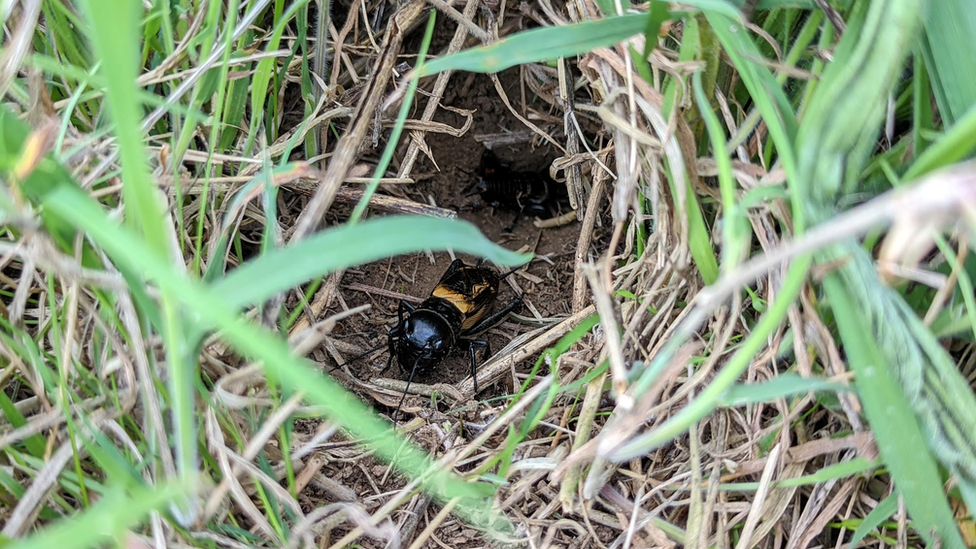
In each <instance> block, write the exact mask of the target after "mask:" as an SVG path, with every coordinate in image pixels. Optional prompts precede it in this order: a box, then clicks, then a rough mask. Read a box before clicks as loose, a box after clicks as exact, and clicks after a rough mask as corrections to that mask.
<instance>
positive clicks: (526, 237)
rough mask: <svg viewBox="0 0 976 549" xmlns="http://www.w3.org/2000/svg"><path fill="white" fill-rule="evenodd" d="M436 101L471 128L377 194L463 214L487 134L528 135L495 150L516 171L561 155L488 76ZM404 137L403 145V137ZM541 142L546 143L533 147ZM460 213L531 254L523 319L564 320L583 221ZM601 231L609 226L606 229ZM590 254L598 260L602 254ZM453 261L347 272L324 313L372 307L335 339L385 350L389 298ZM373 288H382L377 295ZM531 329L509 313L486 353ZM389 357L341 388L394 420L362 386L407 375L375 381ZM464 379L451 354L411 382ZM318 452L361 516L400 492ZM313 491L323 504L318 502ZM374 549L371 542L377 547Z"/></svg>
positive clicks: (440, 142)
mask: <svg viewBox="0 0 976 549" xmlns="http://www.w3.org/2000/svg"><path fill="white" fill-rule="evenodd" d="M453 32H454V28H453V25H446V24H445V25H441V28H440V30H439V31H438V36H437V37H435V42H434V46H433V47H432V51H437V49H436V48H437V47H439V46H440V47H443V45H445V44H446V42H447V40H446V39H445V35H446V36H447V39H449V36H450V35H451V34H453ZM499 78H500V80H501V82H502V84H503V86H504V88H505V90H506V93H507V94H508V96H509V98H510V100H511V101H512V104H513V106H515V108H519V109H521V108H523V105H522V103H521V97H522V90H521V89H520V75H519V71H518V69H517V68H516V69H511V70H508V71H505V72H503V73H501V74H499ZM432 84H433V80H432V79H431V80H430V81H428V82H426V86H425V85H424V84H422V85H421V88H425V87H426V88H427V89H429V88H430V86H431V85H432ZM421 96H422V95H421ZM422 97H423V96H422ZM526 97H527V98H529V101H530V100H531V95H530V94H529V95H526ZM421 104H423V103H421ZM441 104H442V105H443V106H447V107H453V108H457V109H466V110H471V111H473V114H472V116H473V126H472V128H471V129H470V131H469V132H467V134H465V135H464V136H462V137H460V138H456V137H452V136H449V135H446V134H428V135H427V143H428V144H429V146H430V150H431V155H432V156H433V158H434V160H435V161H436V166H435V165H434V163H432V162H431V161H430V160H429V159H427V158H425V157H424V155H423V153H421V156H420V158H419V159H418V162H417V164H416V165H415V167H414V169H413V174H412V175H413V178H414V179H415V180H417V183H416V184H414V185H399V186H397V188H396V189H383V190H382V191H381V192H390V193H394V194H397V195H398V196H402V197H407V198H410V199H412V200H414V201H416V202H422V203H426V204H431V205H436V206H439V207H442V208H451V209H460V207H461V206H464V205H466V204H468V203H470V202H471V201H472V200H473V199H472V198H465V197H464V196H462V189H463V188H464V187H465V186H467V185H469V184H470V183H471V182H472V180H473V178H474V177H475V176H474V175H473V171H474V169H475V168H476V167H477V166H478V164H479V162H480V161H481V156H482V153H483V152H484V151H485V148H486V147H485V146H484V145H483V144H482V143H481V142H480V141H481V140H484V139H485V136H490V135H497V134H502V133H506V132H511V133H518V134H524V135H525V140H524V142H521V143H518V144H516V145H504V146H498V147H494V148H493V149H492V150H493V152H495V154H496V156H497V157H498V158H499V159H500V160H501V161H503V162H505V163H508V164H509V167H510V168H511V169H512V170H516V171H539V172H543V173H546V172H548V167H549V165H550V164H551V162H552V160H553V159H554V158H556V157H557V156H558V154H557V153H556V152H555V151H553V150H551V147H550V146H547V145H546V144H545V142H544V140H542V139H539V138H538V137H536V138H535V139H532V136H531V134H530V133H529V132H527V131H526V130H527V128H526V127H525V126H524V125H523V124H522V123H521V122H520V121H519V120H518V119H517V118H516V117H515V116H513V115H512V114H511V112H510V111H509V110H508V108H507V107H506V106H505V104H504V103H503V102H502V100H501V99H500V97H499V96H498V94H497V92H496V90H495V87H494V85H493V83H492V81H491V80H490V78H489V77H488V76H486V75H480V74H456V75H454V77H453V78H452V83H451V85H450V86H449V87H448V91H447V93H446V94H445V97H444V98H443V100H442V101H441ZM526 106H527V107H532V106H533V105H532V104H531V102H530V104H529V105H526ZM535 106H536V107H537V108H539V109H545V106H544V105H542V104H541V103H540V104H539V105H535ZM420 110H421V109H420V108H418V109H416V110H415V112H413V113H412V116H419V112H420ZM523 114H524V111H523ZM434 121H436V122H443V123H447V124H450V125H451V126H453V127H461V126H462V125H463V123H464V118H463V117H462V116H461V115H460V114H457V113H453V112H450V111H447V110H444V109H441V110H440V111H439V112H438V114H437V116H435V118H434ZM384 137H385V136H384ZM554 137H555V138H556V139H557V140H562V139H564V136H562V135H561V134H559V133H556V134H554ZM401 141H403V142H406V139H403V140H401ZM539 142H542V143H543V144H542V145H539ZM382 145H383V143H382V142H381V146H382ZM404 150H405V147H404V146H401V147H400V150H399V151H398V152H399V154H398V155H397V157H396V159H395V160H394V166H393V167H391V170H390V171H391V172H393V171H395V168H396V166H397V163H398V162H399V159H400V158H402V155H403V152H404ZM565 208H568V206H566V207H565ZM334 213H335V214H336V215H337V217H336V218H335V221H341V219H342V216H344V215H345V214H346V213H347V210H346V209H344V208H342V207H337V208H334ZM374 215H379V214H374ZM458 217H459V218H460V219H464V220H466V221H469V222H471V223H473V224H474V225H475V226H477V227H478V228H479V229H480V230H481V231H482V233H484V234H485V235H486V236H487V237H488V238H489V239H491V240H492V241H494V242H496V243H498V244H499V245H501V246H503V247H505V248H508V249H511V250H521V251H530V252H532V253H534V254H535V256H536V258H535V259H534V260H533V261H532V262H531V263H530V264H529V266H528V267H527V268H525V269H524V271H523V272H524V273H526V274H524V275H523V274H522V273H521V272H520V273H518V274H517V275H516V276H515V277H512V278H515V283H516V284H517V285H518V287H519V288H521V290H522V292H523V295H524V299H525V305H523V307H522V308H521V309H520V310H519V311H518V314H519V315H520V316H523V317H529V318H533V317H534V318H537V319H549V320H550V321H554V319H558V318H560V317H565V316H567V315H568V314H569V313H570V312H571V296H572V294H573V270H574V266H575V259H574V254H575V251H576V247H577V244H578V239H579V230H580V224H579V222H577V221H574V222H572V223H570V224H568V225H564V226H561V227H556V228H545V229H541V228H537V227H536V226H535V225H534V218H533V217H532V216H529V215H526V216H522V217H521V219H520V220H519V221H518V223H517V225H516V226H515V228H514V230H513V231H512V232H511V233H505V232H504V230H505V229H506V227H508V226H509V224H510V223H511V221H512V219H513V218H514V217H515V213H514V212H512V211H507V210H496V211H493V210H492V209H491V208H483V209H476V210H462V211H460V212H459V215H458ZM603 225H604V226H606V224H603ZM608 236H609V235H607V234H606V232H605V230H603V229H601V228H599V227H598V228H597V231H596V233H595V235H594V238H593V244H592V246H593V247H594V249H601V248H600V246H603V247H605V244H606V242H605V240H606V239H607V238H608ZM595 253H597V254H598V252H595ZM458 257H460V258H461V259H464V260H465V261H466V262H468V263H472V262H473V260H474V258H472V257H469V256H463V255H459V256H458ZM432 259H433V261H432ZM451 260H452V259H451V256H450V254H448V253H435V254H432V255H430V254H427V253H419V254H412V255H406V256H399V257H395V258H392V259H389V260H383V261H379V262H376V263H372V264H369V265H365V266H362V267H360V268H356V269H350V270H348V271H346V273H345V275H344V276H343V279H342V285H341V293H340V296H341V297H340V301H341V303H340V304H339V305H338V306H337V307H336V308H335V309H333V310H332V311H329V313H334V312H338V311H339V310H341V309H343V308H352V307H356V306H359V305H363V304H367V303H368V304H370V305H371V308H370V309H369V310H368V311H367V312H366V313H364V314H361V315H357V316H353V317H350V318H348V319H346V320H344V321H342V323H341V324H340V325H339V326H337V327H336V329H335V330H334V333H333V336H334V337H335V338H336V339H338V340H341V341H346V342H348V343H351V344H353V345H355V346H357V347H359V348H370V347H375V346H377V345H379V344H385V342H386V340H387V339H386V338H387V333H388V331H389V330H390V328H392V327H393V326H395V324H396V321H397V306H398V300H397V299H395V298H394V297H393V294H397V295H403V296H404V298H405V299H407V300H410V301H412V302H413V303H414V304H416V303H417V302H419V301H420V300H422V299H424V298H426V297H427V296H428V295H429V294H430V292H431V290H432V289H433V288H434V286H435V285H436V284H437V282H438V280H439V279H440V277H441V275H442V274H443V273H444V271H445V269H447V266H448V265H449V264H450V262H451ZM373 289H379V290H380V291H378V292H377V291H375V290H373ZM384 294H385V295H384ZM513 296H514V290H513V289H512V287H511V286H510V285H509V284H507V283H505V282H503V283H502V288H501V290H500V293H499V296H498V299H497V300H496V303H495V306H496V307H501V306H503V305H504V304H505V303H507V302H508V301H509V300H510V299H512V298H513ZM529 329H531V328H530V327H528V326H525V325H523V324H520V323H519V322H518V321H517V320H515V319H513V318H512V317H509V319H508V320H506V321H505V322H503V323H502V324H500V325H499V326H498V327H496V328H493V329H492V330H490V331H489V332H488V333H487V334H486V337H487V339H488V341H489V343H490V345H491V348H492V351H493V352H497V351H498V350H500V349H502V348H503V347H504V346H505V345H506V344H508V342H509V341H511V339H512V338H514V337H515V336H517V335H518V334H520V333H523V332H525V331H528V330H529ZM313 357H316V358H317V359H319V360H320V361H321V363H322V364H323V365H326V364H332V361H331V360H329V359H328V358H327V355H326V353H325V352H324V351H321V352H318V353H313ZM387 358H388V353H387V351H386V349H385V347H384V348H382V349H380V350H379V351H377V352H376V353H374V354H373V355H371V356H369V357H367V358H365V359H362V360H358V361H356V362H354V363H353V364H351V365H349V371H350V372H351V373H352V374H353V375H354V376H356V378H357V379H358V380H359V383H355V382H354V383H346V385H347V386H348V387H349V388H350V389H351V390H353V391H355V392H357V393H358V394H360V396H361V397H362V398H363V399H364V400H366V401H367V402H368V403H370V404H372V405H374V406H375V407H376V408H377V409H378V410H379V411H380V412H381V413H384V414H386V415H387V416H388V417H389V416H390V415H392V412H393V406H395V402H396V400H397V399H396V398H393V399H391V400H389V401H387V402H385V403H383V402H379V401H377V400H376V398H374V397H375V396H376V393H373V392H371V391H368V390H366V391H364V390H363V384H368V383H369V382H370V381H372V380H375V379H377V378H379V377H391V378H395V379H402V380H406V379H407V377H408V372H406V371H401V370H399V369H398V368H396V367H393V368H391V369H390V370H389V371H386V372H383V373H382V376H381V372H382V371H383V369H384V367H385V366H386V363H387ZM534 360H535V357H533V358H532V359H530V360H526V361H524V362H523V363H522V364H521V365H519V366H518V367H517V368H516V370H517V371H519V372H526V371H528V370H529V369H531V367H532V365H533V363H534ZM469 373H470V362H469V359H468V358H467V355H465V354H463V353H462V352H460V351H455V352H453V353H452V354H451V355H450V356H449V357H448V358H447V359H446V360H445V361H444V362H443V363H442V364H441V366H440V367H439V368H437V369H436V370H434V371H430V372H426V373H423V374H418V375H417V376H416V377H415V380H414V382H415V383H417V384H428V385H431V384H437V383H445V384H456V383H457V382H459V381H461V380H462V379H464V378H465V377H467V376H468V375H469ZM337 377H338V378H339V379H340V380H342V375H337ZM515 381H516V380H514V379H513V378H512V377H508V378H505V379H503V380H502V381H500V382H497V383H495V384H493V385H488V384H481V385H480V387H479V389H480V391H479V394H478V395H477V401H478V402H479V403H484V402H485V401H486V400H489V399H493V398H496V397H504V396H505V395H510V394H512V393H513V392H514V391H515V390H516V387H515ZM471 404H474V403H466V406H467V408H466V411H465V413H464V414H463V417H464V418H466V419H468V420H472V419H475V420H476V419H477V418H478V413H477V412H478V407H479V406H477V405H475V406H474V407H473V408H472V407H470V405H471ZM431 406H432V402H431V399H430V398H429V397H422V396H410V397H408V398H407V401H406V403H405V404H404V412H401V414H400V418H399V423H400V424H401V425H403V424H405V423H407V422H409V421H410V419H411V418H412V417H414V413H416V411H417V410H418V409H419V410H422V411H427V413H420V414H419V415H421V416H424V417H427V418H428V421H429V420H430V419H429V418H430V411H431V410H430V408H431ZM439 407H440V410H438V412H439V413H435V414H434V416H435V417H444V416H442V415H440V414H441V413H443V414H447V415H448V416H450V415H451V414H452V410H451V407H450V406H449V405H446V404H441V405H440V406H439ZM455 417H456V416H455ZM482 421H484V419H482ZM318 424H319V422H318V421H311V420H309V421H307V422H301V423H299V424H298V425H296V431H297V432H298V436H300V437H301V436H312V433H314V431H315V430H316V429H317V428H318ZM428 427H430V425H429V424H428V425H427V426H425V427H420V428H419V429H417V430H415V431H413V432H412V433H411V436H413V438H414V439H415V440H417V442H419V443H420V444H421V445H422V446H424V447H425V448H427V449H428V450H431V451H433V452H436V451H437V450H438V447H439V446H440V445H441V443H442V442H443V440H442V439H443V433H441V432H440V431H439V430H437V429H434V428H428ZM303 432H304V433H303ZM334 440H335V439H334ZM324 450H325V454H326V455H327V456H329V457H330V458H331V459H332V461H330V462H329V463H328V464H327V465H326V466H325V468H324V469H323V472H324V473H325V475H326V476H328V477H329V478H332V479H334V480H336V481H338V482H340V483H342V484H343V485H345V486H346V487H348V488H350V489H352V491H354V492H355V493H356V494H357V495H358V497H357V500H358V501H359V502H360V503H364V504H365V505H366V511H367V512H372V511H374V510H375V509H376V508H378V507H379V506H380V505H382V504H383V503H384V502H385V501H386V499H387V498H386V497H383V496H382V495H381V494H387V495H388V494H392V493H395V490H396V489H398V488H399V487H401V486H402V483H403V480H402V479H401V478H399V477H397V476H395V475H392V474H389V472H388V470H387V467H386V466H385V465H383V464H382V463H381V462H379V461H377V460H374V459H373V458H372V457H369V456H364V455H361V454H359V451H358V450H356V451H353V448H350V447H348V446H346V447H343V443H338V442H337V443H329V444H327V445H326V448H325V449H324ZM319 495H321V498H322V499H318V496H319ZM333 499H334V495H330V494H327V493H325V492H320V491H318V490H315V489H312V490H306V492H305V493H304V498H303V501H302V502H303V505H304V506H306V507H307V508H309V509H312V508H315V507H319V506H321V505H322V504H324V503H326V502H328V501H331V500H333ZM431 508H432V512H436V511H437V508H436V506H432V507H431ZM396 518H397V519H398V520H406V519H404V518H403V517H402V516H401V515H397V516H396ZM423 523H424V521H423V520H421V525H422V524H423ZM421 528H422V526H421ZM341 531H342V527H340V528H339V529H337V531H336V536H341ZM404 533H406V532H404ZM436 537H437V538H438V539H439V540H440V541H441V542H442V543H446V544H447V546H450V547H481V546H484V540H483V539H481V538H480V536H479V535H477V534H476V533H475V532H474V531H472V530H470V529H469V528H467V527H465V526H464V525H463V524H462V523H459V522H456V521H448V522H447V523H445V524H444V525H443V526H442V527H441V528H440V529H439V531H438V533H437V535H436ZM335 539H338V537H336V538H335ZM406 539H409V538H406ZM406 539H405V540H404V541H406ZM333 541H334V540H333ZM360 541H361V543H362V546H363V547H371V546H372V545H371V543H374V542H373V541H372V540H369V539H368V538H362V539H361V540H360ZM379 546H380V545H377V547H379ZM425 547H437V545H436V544H435V543H434V542H432V541H428V542H427V544H426V545H425Z"/></svg>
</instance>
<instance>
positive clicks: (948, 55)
mask: <svg viewBox="0 0 976 549" xmlns="http://www.w3.org/2000/svg"><path fill="white" fill-rule="evenodd" d="M927 12H928V13H927V14H926V15H927V17H925V19H924V23H923V24H924V27H925V36H924V38H923V40H922V51H923V53H924V56H925V60H926V61H927V62H928V68H929V70H930V71H931V75H932V88H933V91H934V92H935V98H936V101H937V102H938V105H939V112H940V113H941V114H942V117H943V119H944V120H945V121H946V125H947V126H951V125H952V124H953V123H955V121H957V120H959V118H961V117H962V116H963V115H964V114H965V113H967V112H969V110H970V109H971V108H972V106H973V105H974V104H976V65H974V64H973V59H976V9H974V7H973V2H972V0H939V1H938V2H928V9H927Z"/></svg>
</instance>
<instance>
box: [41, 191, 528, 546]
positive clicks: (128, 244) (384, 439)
mask: <svg viewBox="0 0 976 549" xmlns="http://www.w3.org/2000/svg"><path fill="white" fill-rule="evenodd" d="M43 204H44V206H45V207H46V208H49V209H50V210H51V211H52V212H54V213H55V214H57V215H60V216H62V217H63V218H64V219H65V220H66V221H69V222H70V223H72V224H74V225H76V226H77V227H78V228H80V229H82V230H84V231H85V232H86V234H88V235H89V237H90V238H91V239H92V240H93V241H94V242H95V243H97V244H98V245H99V246H100V247H102V248H103V249H104V250H105V252H106V253H107V254H108V255H109V257H111V258H112V260H113V261H114V262H115V263H116V264H118V265H120V266H121V265H125V266H127V267H128V268H130V269H132V270H133V271H137V272H140V273H142V275H143V276H145V277H146V278H147V279H149V280H151V281H153V282H155V283H157V284H158V285H159V287H160V288H161V290H163V291H166V292H169V293H170V294H171V295H174V296H177V298H178V300H179V305H180V306H181V308H182V309H183V310H185V311H187V312H189V313H190V314H192V315H193V316H194V317H195V318H194V320H195V321H198V322H199V323H200V324H202V325H207V326H213V327H215V328H217V329H218V330H220V332H221V335H222V337H223V339H224V340H225V341H227V342H228V343H230V345H231V346H232V347H233V348H234V349H235V350H236V351H237V352H239V353H240V354H242V355H244V356H247V357H248V358H249V359H251V360H256V361H259V362H260V364H261V365H262V366H263V367H264V368H265V369H266V370H270V369H273V370H274V372H273V374H274V377H275V378H276V379H277V380H278V381H280V383H281V384H282V385H283V386H284V387H285V388H286V389H288V390H290V391H294V392H299V391H301V392H302V393H303V394H305V395H306V398H307V399H308V400H309V401H310V402H312V403H315V404H318V405H320V406H322V408H323V409H324V410H325V411H326V413H327V414H328V416H329V417H331V418H333V419H334V420H335V421H336V422H337V423H338V424H339V425H341V426H342V427H343V428H344V429H346V430H347V431H348V432H349V433H351V435H352V436H354V437H356V438H358V439H360V440H363V441H366V444H368V445H369V446H370V447H371V448H373V449H374V450H375V451H376V453H377V455H378V456H379V457H380V458H382V459H384V460H386V461H388V462H390V463H392V464H393V465H394V466H395V467H396V468H397V469H398V470H400V471H401V472H403V473H405V474H407V475H409V476H410V477H411V478H420V479H421V480H422V486H423V487H424V488H425V489H427V490H429V491H430V492H431V493H432V494H433V495H434V496H435V497H436V498H437V499H439V500H441V501H444V502H446V501H449V500H451V499H453V498H455V497H457V498H461V503H460V504H459V505H458V507H457V508H456V512H458V513H459V514H460V515H461V516H463V517H464V518H465V519H466V520H468V521H470V522H472V523H473V524H475V525H477V526H480V527H484V528H495V529H496V530H497V529H499V528H501V529H504V530H510V529H511V525H510V524H508V523H507V522H504V521H503V519H501V518H499V517H492V516H490V514H489V512H490V507H491V501H492V500H491V497H490V495H491V494H492V493H493V488H492V487H491V486H490V485H488V484H485V483H483V482H479V483H469V482H465V481H463V480H462V479H461V478H459V477H458V476H456V475H454V474H453V473H451V472H448V471H443V470H440V469H439V468H437V467H433V466H432V463H431V461H430V460H429V458H428V457H427V454H426V452H424V451H422V450H421V449H419V448H418V447H417V446H415V445H413V444H411V443H409V442H407V441H406V440H404V439H403V437H402V436H400V435H399V434H397V433H396V431H394V430H393V429H390V424H389V423H388V422H386V421H385V420H383V419H381V418H379V417H378V416H377V415H376V413H375V412H373V411H372V410H371V409H370V408H368V407H367V406H366V405H365V404H363V403H362V402H361V401H360V400H359V399H358V398H357V397H356V396H355V395H353V394H351V393H349V392H348V391H346V390H345V389H343V388H342V387H341V386H340V385H338V384H337V383H336V382H334V381H333V380H332V379H331V378H329V377H328V376H324V375H322V373H321V372H319V371H318V370H316V369H315V368H313V367H312V365H311V364H309V362H308V361H306V360H304V359H301V358H298V357H296V356H294V355H292V352H291V349H290V348H289V347H288V345H287V344H286V343H285V342H284V341H282V340H281V339H280V338H279V337H276V336H275V335H273V334H271V333H270V332H268V331H267V330H265V329H263V328H261V327H259V326H256V325H254V323H253V322H250V321H248V320H247V319H245V318H242V317H240V316H239V315H238V314H237V313H236V311H234V310H233V309H231V308H230V307H229V306H228V304H227V303H225V302H224V301H223V299H222V297H224V296H223V295H222V294H219V293H217V292H213V291H211V290H210V289H209V288H208V287H207V286H206V285H204V284H202V283H201V282H199V281H197V280H193V279H191V278H190V277H189V276H188V275H186V274H185V273H182V272H177V271H176V270H175V269H173V267H172V266H171V265H170V264H169V263H168V261H167V260H165V259H163V258H159V257H158V256H156V255H155V254H152V253H148V252H147V250H145V249H143V248H144V246H143V243H142V241H141V239H140V238H138V237H137V236H136V235H134V234H133V233H132V232H131V231H129V230H128V229H127V228H125V227H123V226H120V225H118V224H116V223H113V222H110V221H109V220H108V219H107V217H106V215H105V213H104V211H103V210H102V209H101V207H100V206H99V205H98V204H96V203H94V202H93V201H92V200H91V198H90V197H88V196H87V195H86V194H84V193H83V192H82V191H81V189H79V188H77V187H75V186H67V185H61V186H58V187H57V188H55V189H53V190H51V191H50V192H49V193H47V194H46V195H45V196H44V197H43ZM438 221H441V222H444V221H445V220H438ZM454 223H455V224H456V225H461V223H459V222H454ZM359 227H366V228H369V226H368V224H365V223H364V224H362V225H360V226H359ZM384 234H386V233H384ZM387 236H389V235H388V234H387ZM463 240H464V239H463V237H462V238H457V241H459V242H453V243H454V244H460V245H456V246H455V247H457V248H462V247H463ZM359 245H360V246H363V247H365V245H363V244H362V243H361V242H359ZM414 246H415V248H414V249H416V248H417V247H426V246H427V242H424V241H418V242H415V243H414ZM508 253H511V252H508ZM500 255H503V256H504V254H500ZM267 265H269V264H267ZM277 267H278V269H279V270H281V271H288V270H291V269H290V268H288V267H287V266H285V265H282V264H278V266H277ZM264 269H265V267H264V266H261V268H260V272H261V273H264V274H266V273H267V272H268V271H267V270H264ZM254 272H258V271H254ZM238 280H242V279H238ZM251 280H252V281H253V282H254V283H261V282H262V281H261V280H260V279H251ZM237 284H240V282H238V283H237ZM499 522H502V524H500V525H499Z"/></svg>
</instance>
